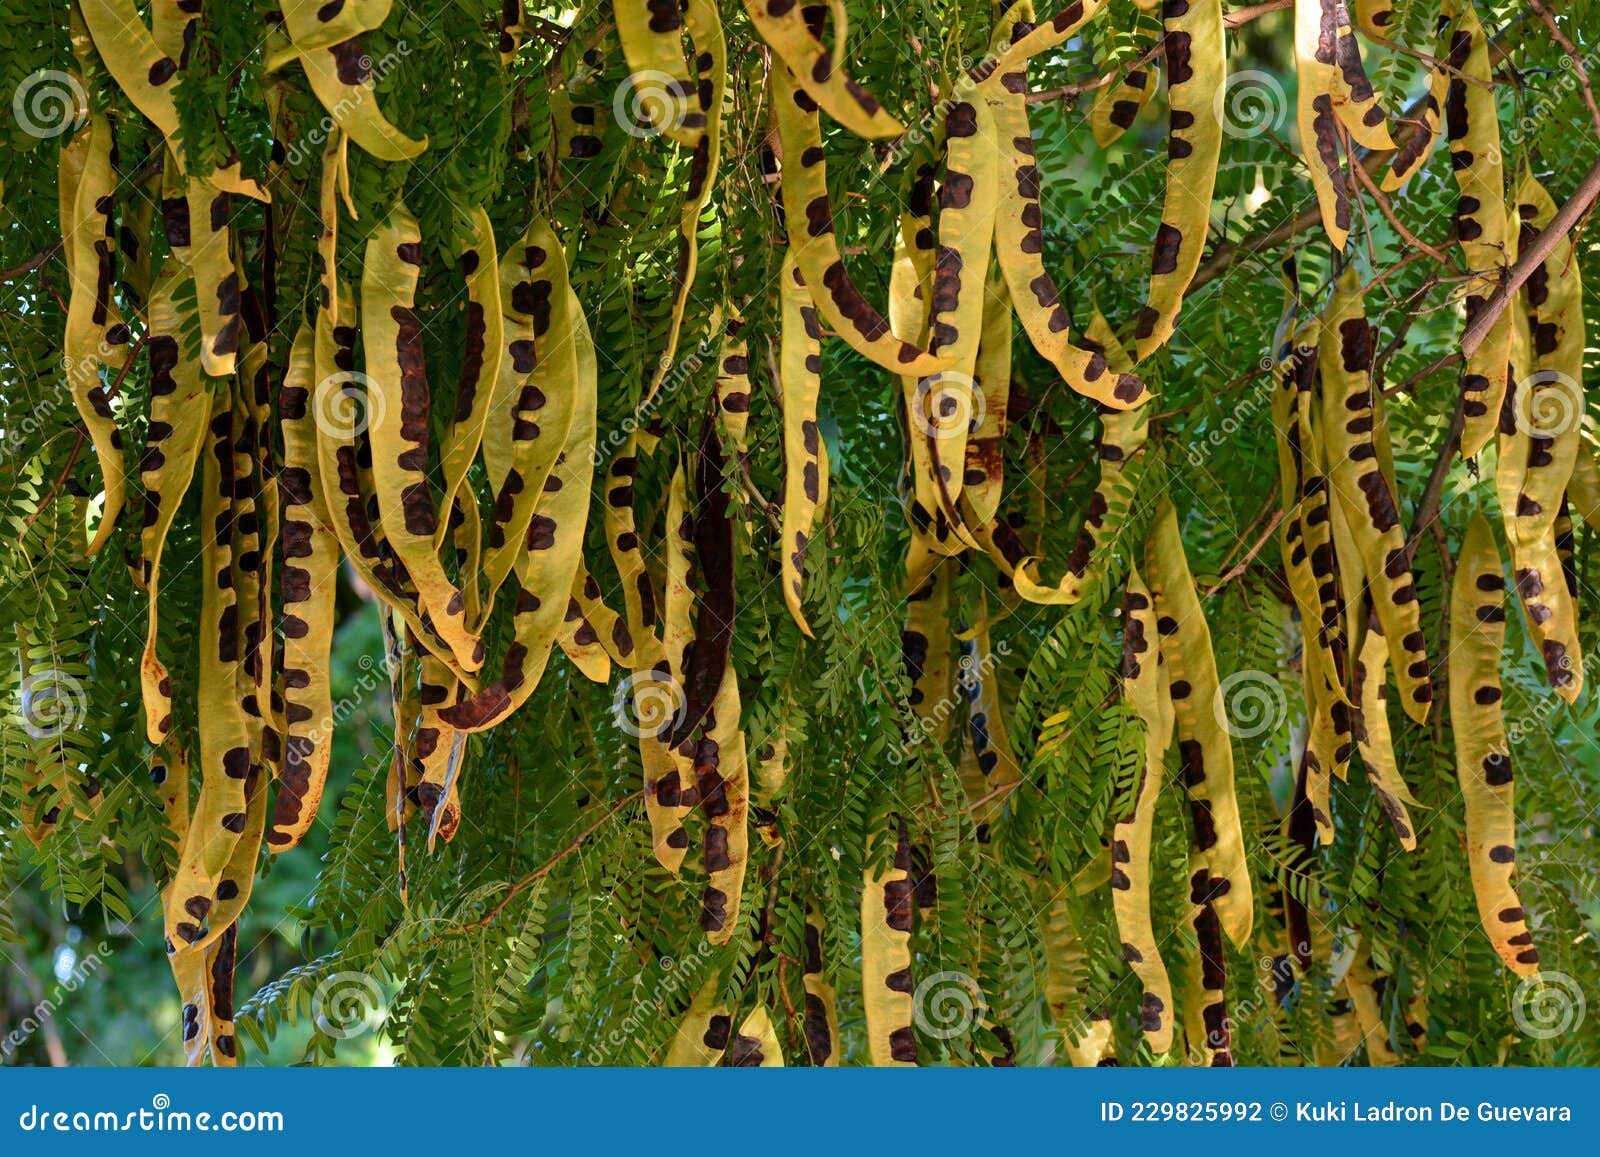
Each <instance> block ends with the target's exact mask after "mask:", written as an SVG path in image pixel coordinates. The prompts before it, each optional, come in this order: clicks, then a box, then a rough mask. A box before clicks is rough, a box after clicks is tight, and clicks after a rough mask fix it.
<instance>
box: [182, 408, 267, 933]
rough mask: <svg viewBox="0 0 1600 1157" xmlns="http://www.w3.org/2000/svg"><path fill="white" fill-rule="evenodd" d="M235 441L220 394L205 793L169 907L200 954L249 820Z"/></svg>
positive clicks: (206, 538)
mask: <svg viewBox="0 0 1600 1157" xmlns="http://www.w3.org/2000/svg"><path fill="white" fill-rule="evenodd" d="M233 437H234V423H233V406H232V399H231V398H230V397H229V395H228V393H227V391H221V392H219V393H218V394H217V395H216V396H215V398H214V399H213V402H212V409H211V418H210V425H209V427H208V429H207V435H206V442H205V446H204V449H203V454H202V459H201V461H202V463H203V466H204V468H203V470H202V472H201V492H200V525H201V526H202V527H206V528H210V530H209V533H206V534H204V535H202V536H201V542H202V548H201V558H200V565H201V572H202V577H201V597H200V630H199V634H200V664H199V676H198V683H197V689H196V694H197V701H198V705H199V714H200V774H201V788H200V797H199V800H198V802H197V804H196V807H195V811H194V816H193V818H192V820H191V821H190V824H189V832H188V837H187V839H185V841H184V846H183V850H182V855H181V857H180V859H179V864H178V871H177V874H176V876H175V877H174V879H173V882H172V884H171V895H170V899H169V901H168V903H167V912H166V933H167V941H168V944H169V951H179V950H181V949H183V948H184V947H186V946H191V945H192V946H196V947H197V950H198V947H203V946H204V945H206V944H209V943H211V942H213V941H214V940H215V939H216V937H218V936H220V935H221V934H222V932H223V930H224V927H225V925H219V924H213V925H212V926H211V930H210V931H209V932H208V931H207V929H206V926H205V925H206V918H207V916H208V914H209V913H210V910H211V907H212V905H213V904H214V903H215V902H217V901H218V900H219V899H225V898H226V896H225V895H219V892H218V889H219V886H220V885H221V884H222V882H223V877H224V874H225V872H226V870H227V868H228V865H229V862H230V861H231V859H232V857H233V853H234V850H235V848H236V847H237V846H238V844H239V842H240V837H241V835H242V834H243V833H244V831H245V828H246V825H247V821H248V818H249V817H248V815H247V795H246V780H247V779H248V778H249V776H250V773H251V768H252V763H253V756H252V752H251V748H250V737H249V732H248V728H247V722H246V718H245V714H244V711H243V707H242V704H241V701H240V697H239V694H238V692H237V690H236V688H237V686H238V682H239V677H240V675H239V672H240V667H241V660H242V656H241V654H240V648H239V637H238V632H237V623H238V621H239V618H240V615H241V608H240V607H239V604H238V599H237V594H236V587H235V584H234V581H233V579H234V558H233V536H232V532H231V525H232V520H233V488H234V478H233ZM237 883H238V882H237V881H236V882H235V886H237ZM225 891H226V890H225Z"/></svg>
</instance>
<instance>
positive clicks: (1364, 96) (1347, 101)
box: [1318, 0, 1394, 151]
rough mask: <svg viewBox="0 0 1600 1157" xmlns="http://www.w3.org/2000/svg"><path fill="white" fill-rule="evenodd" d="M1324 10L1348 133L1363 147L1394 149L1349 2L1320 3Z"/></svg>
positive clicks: (1337, 101)
mask: <svg viewBox="0 0 1600 1157" xmlns="http://www.w3.org/2000/svg"><path fill="white" fill-rule="evenodd" d="M1318 3H1319V6H1320V7H1321V9H1322V39H1323V40H1324V41H1325V42H1327V41H1330V39H1331V43H1328V45H1327V48H1328V51H1329V53H1330V57H1331V61H1332V63H1333V64H1334V65H1335V66H1336V68H1337V72H1336V73H1335V77H1336V83H1337V87H1336V89H1335V101H1334V107H1335V108H1336V109H1337V110H1338V112H1339V119H1340V120H1341V121H1343V122H1344V126H1345V130H1346V131H1347V132H1348V133H1349V134H1350V137H1351V139H1352V140H1354V141H1355V143H1356V144H1358V145H1360V146H1361V147H1362V148H1366V149H1374V150H1380V149H1381V150H1384V151H1388V150H1390V149H1393V148H1394V139H1393V138H1392V137H1390V135H1389V123H1388V117H1386V116H1385V115H1384V112H1383V106H1382V105H1380V104H1379V103H1378V98H1377V93H1375V92H1374V91H1373V88H1372V81H1371V80H1370V79H1368V77H1367V70H1366V66H1365V65H1363V64H1362V63H1361V45H1360V43H1359V42H1358V41H1357V40H1356V34H1355V30H1354V29H1353V28H1352V27H1351V24H1350V5H1349V2H1348V0H1318Z"/></svg>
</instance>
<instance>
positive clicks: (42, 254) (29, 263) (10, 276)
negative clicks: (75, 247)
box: [0, 237, 62, 281]
mask: <svg viewBox="0 0 1600 1157" xmlns="http://www.w3.org/2000/svg"><path fill="white" fill-rule="evenodd" d="M61 244H62V242H61V238H59V237H57V238H56V239H55V240H54V241H52V242H51V243H50V244H49V245H47V246H45V247H44V248H43V249H41V250H39V252H37V253H35V254H34V255H33V256H32V257H30V258H28V259H27V260H26V261H24V262H22V263H21V264H20V265H13V266H12V267H11V268H10V269H0V281H15V280H16V279H17V278H19V277H21V276H22V275H23V274H25V273H32V272H33V271H34V270H35V269H37V268H39V266H41V265H43V264H44V263H45V262H47V261H49V260H50V259H51V258H52V257H54V256H55V255H56V254H57V253H60V252H61Z"/></svg>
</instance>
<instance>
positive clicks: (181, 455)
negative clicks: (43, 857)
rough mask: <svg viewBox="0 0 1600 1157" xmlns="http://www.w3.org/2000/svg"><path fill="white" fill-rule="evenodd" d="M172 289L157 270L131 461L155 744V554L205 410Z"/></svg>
mask: <svg viewBox="0 0 1600 1157" xmlns="http://www.w3.org/2000/svg"><path fill="white" fill-rule="evenodd" d="M174 287H175V278H173V277H171V276H165V277H163V278H162V279H161V281H160V282H158V283H157V285H156V287H155V290H154V292H153V293H152V294H151V296H150V336H149V339H148V340H147V342H146V345H148V347H149V351H150V424H149V428H148V431H147V436H146V439H145V449H144V456H143V457H142V458H141V459H140V461H139V476H140V480H141V481H142V483H143V484H144V525H143V529H142V531H141V534H140V555H141V556H142V559H141V563H140V579H141V581H142V583H143V586H144V588H145V590H146V591H148V592H149V596H150V607H149V614H148V629H147V631H146V635H145V647H144V655H143V658H142V659H141V660H140V664H139V674H140V685H141V689H142V692H143V699H144V709H145V735H146V738H148V739H149V740H150V742H151V743H152V744H155V745H160V744H162V743H164V742H165V741H166V738H167V735H168V734H169V733H170V732H171V730H172V687H171V681H170V679H169V677H168V674H167V669H166V666H165V665H164V664H163V663H162V662H161V660H160V658H159V657H158V656H157V654H156V634H157V607H158V604H159V602H160V587H161V556H162V553H163V548H164V547H165V545H166V540H167V533H168V531H170V530H171V529H172V522H173V519H175V518H176V517H177V515H178V508H179V506H180V505H182V503H183V496H184V495H185V494H186V493H188V490H189V484H190V482H191V481H193V479H194V470H195V464H196V463H197V462H198V460H199V457H200V448H201V446H202V445H203V444H204V442H205V439H206V426H207V418H208V416H209V414H210V412H211V400H210V398H209V397H208V396H207V393H206V386H205V379H204V377H203V376H202V375H201V373H200V363H199V361H198V360H197V359H196V358H195V357H193V356H192V354H190V352H189V351H188V350H187V349H186V348H185V346H184V344H183V338H182V335H181V334H180V332H179V318H178V310H177V307H176V306H175V305H174V304H173V300H172V292H173V289H174Z"/></svg>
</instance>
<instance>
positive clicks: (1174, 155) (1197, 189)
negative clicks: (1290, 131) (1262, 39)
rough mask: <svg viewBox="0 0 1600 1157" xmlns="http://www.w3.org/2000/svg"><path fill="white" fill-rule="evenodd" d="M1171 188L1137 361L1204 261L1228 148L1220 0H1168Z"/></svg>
mask: <svg viewBox="0 0 1600 1157" xmlns="http://www.w3.org/2000/svg"><path fill="white" fill-rule="evenodd" d="M1162 25H1163V27H1164V28H1165V30H1166V36H1165V39H1164V43H1165V45H1166V72H1167V106H1168V112H1167V192H1166V199H1165V200H1164V201H1163V203H1162V206H1161V227H1160V228H1159V229H1157V230H1156V239H1155V248H1154V250H1153V252H1152V254H1151V258H1150V294H1149V297H1148V299H1147V302H1146V304H1145V306H1144V308H1143V309H1142V310H1140V311H1139V317H1138V320H1137V321H1136V322H1135V324H1134V338H1135V341H1136V350H1137V352H1136V358H1135V360H1136V361H1141V362H1142V361H1144V359H1145V358H1147V357H1149V356H1150V355H1151V354H1152V353H1154V352H1155V351H1156V350H1158V349H1160V348H1161V347H1162V346H1163V345H1165V344H1166V341H1167V339H1168V338H1169V337H1171V336H1172V330H1173V327H1174V325H1175V324H1176V323H1177V318H1178V309H1179V307H1180V306H1182V304H1183V295H1184V294H1185V293H1187V292H1188V289H1189V282H1190V280H1191V279H1192V278H1193V277H1194V272H1195V270H1196V269H1198V268H1199V267H1200V254H1201V252H1202V251H1203V250H1204V249H1205V245H1206V232H1207V230H1208V228H1209V227H1210V221H1211V193H1212V191H1213V189H1215V187H1216V183H1217V161H1218V159H1219V158H1220V157H1221V155H1222V120H1221V112H1220V105H1221V102H1220V101H1219V100H1217V95H1218V94H1219V93H1221V92H1223V91H1224V90H1225V86H1226V85H1227V80H1228V75H1227V74H1228V66H1227V56H1228V53H1227V43H1226V38H1225V35H1224V33H1223V27H1222V3H1221V0H1167V2H1166V3H1165V4H1164V5H1163V9H1162Z"/></svg>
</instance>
